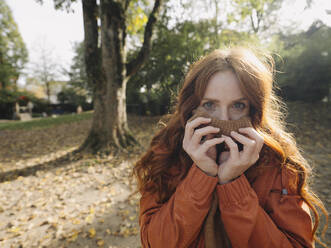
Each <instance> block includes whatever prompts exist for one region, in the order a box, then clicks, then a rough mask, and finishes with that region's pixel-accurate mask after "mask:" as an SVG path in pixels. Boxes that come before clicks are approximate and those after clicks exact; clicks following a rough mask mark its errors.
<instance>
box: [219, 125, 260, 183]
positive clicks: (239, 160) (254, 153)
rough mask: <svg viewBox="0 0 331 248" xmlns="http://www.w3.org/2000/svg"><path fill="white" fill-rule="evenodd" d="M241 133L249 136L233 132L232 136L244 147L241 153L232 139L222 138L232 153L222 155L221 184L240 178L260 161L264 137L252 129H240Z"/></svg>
mask: <svg viewBox="0 0 331 248" xmlns="http://www.w3.org/2000/svg"><path fill="white" fill-rule="evenodd" d="M239 132H241V133H243V134H246V135H247V136H248V137H246V136H244V135H242V134H239V133H237V132H234V131H232V132H231V136H232V137H233V138H234V139H236V140H237V141H238V142H240V143H241V144H243V145H244V148H243V150H242V151H241V152H239V150H238V146H237V144H236V143H235V142H234V141H233V140H232V138H231V137H229V136H224V135H223V136H222V137H224V138H225V143H226V144H227V145H228V147H229V148H230V151H229V152H227V151H225V152H222V153H221V154H220V158H219V161H220V166H219V168H218V181H219V183H220V184H224V183H228V182H230V181H231V180H233V179H235V178H236V177H238V176H240V175H241V174H243V173H244V172H245V171H246V170H247V169H248V168H249V167H251V166H252V165H253V164H254V163H255V162H256V161H257V160H258V159H259V153H260V151H261V149H262V146H263V143H264V139H263V137H262V136H261V135H260V134H259V133H258V132H257V131H256V130H255V129H254V128H252V127H247V128H240V129H239Z"/></svg>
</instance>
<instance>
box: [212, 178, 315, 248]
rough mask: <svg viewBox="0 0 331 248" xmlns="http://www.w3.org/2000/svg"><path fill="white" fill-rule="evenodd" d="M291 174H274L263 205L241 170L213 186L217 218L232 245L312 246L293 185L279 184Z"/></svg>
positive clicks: (308, 220) (307, 219)
mask: <svg viewBox="0 0 331 248" xmlns="http://www.w3.org/2000/svg"><path fill="white" fill-rule="evenodd" d="M291 178H292V179H293V176H291V175H290V174H288V173H278V174H277V176H276V179H275V180H274V183H273V187H272V189H273V190H271V193H269V195H268V197H267V200H266V205H265V207H264V208H262V207H261V206H260V205H259V200H258V197H257V194H256V192H255V191H254V189H253V188H252V187H251V185H250V183H249V182H248V180H247V178H246V176H245V175H244V174H243V175H241V176H240V177H239V178H237V179H236V180H234V181H232V182H230V183H228V184H224V185H219V186H217V194H218V198H219V208H220V212H221V218H222V221H223V223H224V226H225V229H226V232H227V234H228V236H229V239H230V240H231V244H232V247H233V248H239V247H240V248H254V247H270V248H273V247H275V248H303V247H306V248H307V247H309V248H311V247H314V242H313V237H312V220H311V217H310V214H309V213H308V212H307V211H306V210H304V207H303V206H302V205H303V200H302V199H301V197H300V196H299V195H298V194H297V193H296V189H294V188H293V187H291V185H290V184H289V183H286V185H283V182H284V181H286V182H289V181H291V180H290V179H291ZM284 179H285V180H284ZM270 180H272V179H270ZM282 180H283V181H282ZM283 189H286V190H285V191H283V193H285V195H283V194H282V190H283Z"/></svg>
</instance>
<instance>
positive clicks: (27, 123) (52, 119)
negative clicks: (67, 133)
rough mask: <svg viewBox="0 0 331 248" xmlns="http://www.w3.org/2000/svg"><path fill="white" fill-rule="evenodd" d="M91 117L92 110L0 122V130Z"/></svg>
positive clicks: (47, 124) (74, 120) (35, 127)
mask: <svg viewBox="0 0 331 248" xmlns="http://www.w3.org/2000/svg"><path fill="white" fill-rule="evenodd" d="M91 118H92V111H89V112H85V113H82V114H68V115H61V116H57V117H45V118H41V119H37V120H31V121H11V122H5V123H0V130H18V129H24V130H30V129H39V128H48V127H50V126H54V125H60V124H65V123H71V122H77V121H81V120H87V119H91Z"/></svg>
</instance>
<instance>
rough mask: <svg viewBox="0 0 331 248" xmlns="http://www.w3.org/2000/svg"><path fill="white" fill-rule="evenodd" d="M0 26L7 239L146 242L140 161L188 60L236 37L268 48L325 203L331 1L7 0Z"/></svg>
mask: <svg viewBox="0 0 331 248" xmlns="http://www.w3.org/2000/svg"><path fill="white" fill-rule="evenodd" d="M82 4H84V6H85V9H84V11H83V8H82V7H83V6H82ZM112 4H113V5H112ZM83 14H84V15H85V16H84V19H83ZM99 17H101V18H102V17H103V19H102V21H101V20H100V19H99ZM112 18H113V19H112ZM114 18H115V19H116V18H117V19H116V20H120V21H119V22H117V23H120V24H121V25H118V26H116V25H115V26H114V25H110V24H111V23H116V22H114V20H115V19H114ZM0 31H1V33H0V62H1V63H0V246H1V247H140V243H139V226H138V219H137V214H138V200H139V194H136V193H135V181H134V178H133V177H132V168H133V164H134V162H135V161H136V160H137V159H138V157H139V156H140V155H141V153H143V152H144V151H145V150H146V148H147V147H148V145H149V142H150V140H151V138H152V136H153V134H155V132H156V131H157V130H158V129H159V128H160V125H158V121H159V120H160V119H161V118H162V117H164V116H166V115H167V114H168V113H171V111H172V108H171V107H172V106H173V105H174V103H175V102H176V94H177V92H178V89H179V87H180V85H181V83H182V82H183V77H184V75H185V73H186V72H187V70H188V68H189V66H190V64H191V63H192V62H194V61H195V60H197V59H198V58H199V57H200V56H202V55H204V54H206V53H208V52H209V51H211V50H213V49H216V48H222V47H225V46H229V45H242V46H249V47H252V48H254V49H256V50H258V51H262V52H263V51H270V52H271V53H272V55H273V57H274V59H275V62H276V68H277V70H278V73H277V74H276V77H275V86H276V92H277V94H278V95H279V96H280V97H281V98H282V99H284V101H285V103H286V106H287V108H288V115H287V116H286V121H287V122H288V129H289V130H290V131H291V132H292V133H294V135H295V137H296V139H297V142H298V145H299V147H300V148H301V149H302V151H303V154H304V156H305V158H307V159H308V161H309V162H310V164H311V165H312V167H313V168H314V175H315V176H314V178H313V180H312V187H313V189H314V190H316V192H317V194H318V196H320V198H321V199H322V200H323V201H324V203H325V205H326V207H327V208H328V209H329V210H330V203H331V200H330V199H331V194H330V188H331V187H330V186H331V183H330V175H331V167H330V166H329V164H330V162H329V161H330V158H331V153H330V151H331V149H330V148H331V143H330V140H329V138H330V81H331V3H330V1H327V0H324V1H323V0H296V1H290V0H235V1H229V0H220V1H217V0H206V1H192V0H181V1H175V0H169V1H149V0H141V1H138V0H131V1H121V3H116V1H114V3H113V1H102V0H101V1H93V0H90V1H85V0H83V1H82V2H81V1H74V0H54V1H50V0H44V1H40V0H36V1H35V0H28V1H27V0H25V1H22V0H21V1H17V0H15V1H14V0H0ZM109 31H113V32H115V31H116V32H115V33H116V35H117V36H116V35H115V36H116V37H117V39H114V40H112V39H111V37H109V36H107V33H108V32H109ZM84 35H85V43H84ZM123 37H124V38H125V39H124V38H123ZM101 46H102V47H103V49H100V47H101ZM86 47H87V48H88V49H87V50H86ZM113 47H116V49H113V50H112V51H116V52H115V55H114V54H112V53H111V52H109V51H110V50H111V48H113ZM107 48H109V50H107ZM109 61H110V64H107V62H109ZM109 65H116V66H109ZM101 68H108V69H109V68H112V69H111V70H109V71H107V70H108V69H104V71H102V69H101ZM100 75H102V76H100ZM112 75H117V77H115V78H114V77H112ZM114 94H118V95H119V96H120V100H119V101H117V100H115V99H116V97H114ZM112 96H113V97H112ZM126 113H127V115H126ZM107 117H111V118H107ZM126 119H127V120H128V125H127V122H126ZM114 130H115V132H114ZM91 137H92V138H91ZM320 232H321V230H319V233H320ZM330 239H331V229H330V228H328V230H327V234H326V239H325V240H324V241H326V242H327V244H328V245H330ZM317 247H321V246H320V245H317Z"/></svg>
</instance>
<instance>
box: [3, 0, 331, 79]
mask: <svg viewBox="0 0 331 248" xmlns="http://www.w3.org/2000/svg"><path fill="white" fill-rule="evenodd" d="M5 1H6V3H7V4H8V5H9V7H10V9H11V10H12V13H13V17H14V20H15V21H16V23H17V25H18V28H19V31H20V33H21V36H22V37H23V40H24V42H25V44H26V46H27V48H28V51H29V60H30V61H36V60H37V59H38V47H40V45H42V46H44V47H45V49H48V50H51V51H52V54H53V55H52V56H53V57H54V58H55V59H56V61H58V62H59V63H60V64H62V66H64V67H65V68H67V69H68V68H69V66H70V64H71V60H72V57H73V56H74V52H73V44H74V43H75V42H81V41H83V39H84V27H83V17H82V6H81V3H80V1H78V3H75V4H73V5H72V8H73V10H74V13H67V12H66V11H64V10H55V9H54V6H53V0H44V4H43V5H40V4H39V3H36V1H35V0H5ZM286 2H287V5H286V6H285V7H284V8H283V10H282V14H281V16H282V18H280V22H281V23H284V24H285V23H288V22H290V21H293V20H295V21H296V22H298V23H299V27H300V28H301V29H306V28H308V27H309V26H310V24H311V23H312V22H313V21H314V20H315V19H316V18H320V19H321V20H323V21H324V22H325V23H326V24H327V25H329V26H331V15H327V14H326V13H325V9H329V10H331V0H313V3H314V4H313V6H312V8H311V9H309V10H306V11H304V7H305V3H306V1H305V0H291V1H289V0H288V1H286ZM19 84H24V78H23V79H21V80H20V81H19Z"/></svg>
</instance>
